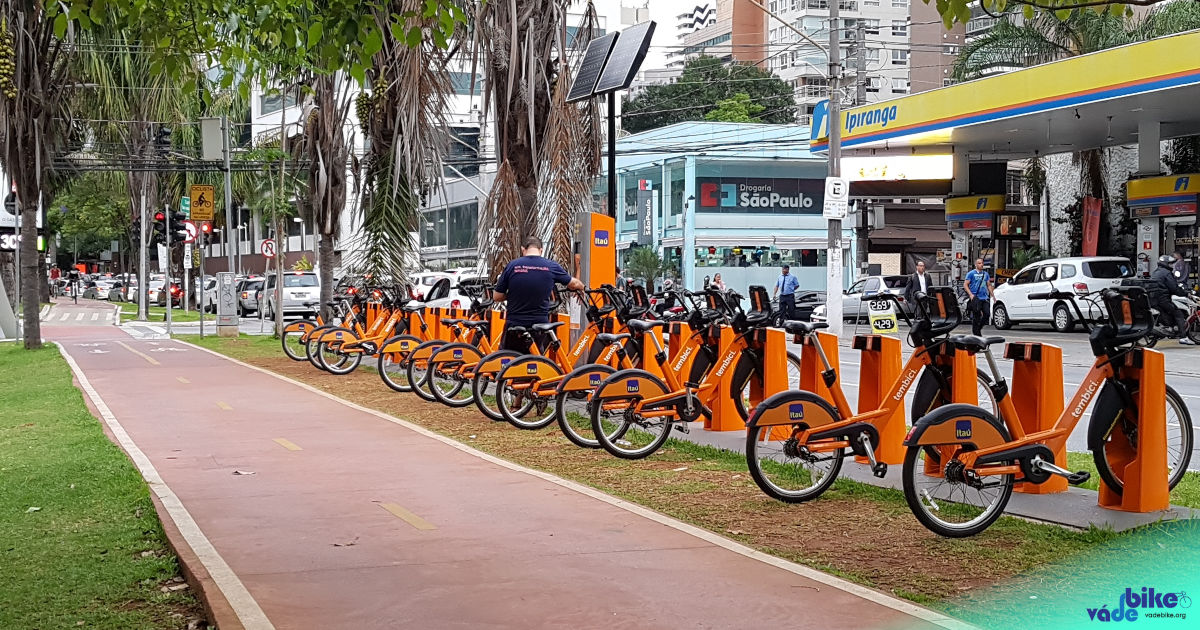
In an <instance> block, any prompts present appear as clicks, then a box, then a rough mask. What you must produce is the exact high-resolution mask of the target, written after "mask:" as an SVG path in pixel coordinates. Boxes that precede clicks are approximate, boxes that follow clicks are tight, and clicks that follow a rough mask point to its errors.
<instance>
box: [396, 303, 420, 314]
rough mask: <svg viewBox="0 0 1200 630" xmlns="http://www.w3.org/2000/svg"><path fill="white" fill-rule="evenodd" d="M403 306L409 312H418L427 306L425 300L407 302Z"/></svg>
mask: <svg viewBox="0 0 1200 630" xmlns="http://www.w3.org/2000/svg"><path fill="white" fill-rule="evenodd" d="M401 308H403V309H404V311H405V312H407V313H416V312H417V311H419V310H421V309H423V308H425V303H424V302H413V303H411V304H405V305H404V306H403V307H401Z"/></svg>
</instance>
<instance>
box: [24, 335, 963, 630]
mask: <svg viewBox="0 0 1200 630" xmlns="http://www.w3.org/2000/svg"><path fill="white" fill-rule="evenodd" d="M83 332H84V331H83V330H82V329H69V328H63V327H54V326H48V327H47V334H46V336H47V337H48V338H52V339H56V340H58V341H60V342H62V343H63V345H64V347H65V349H66V350H67V352H68V353H69V354H70V356H71V357H72V358H73V359H74V361H75V362H76V363H77V364H78V367H79V369H80V372H81V373H82V375H83V376H84V378H85V380H86V384H87V386H88V387H87V388H85V389H93V390H94V391H95V393H96V394H98V396H99V398H100V399H102V402H101V403H100V405H98V407H99V408H100V411H101V412H102V414H103V413H105V412H107V411H109V410H110V411H111V418H109V421H110V423H111V422H113V421H115V422H117V423H119V427H118V430H116V431H114V433H115V435H116V436H117V439H118V441H121V440H122V435H123V434H124V433H126V432H127V434H128V438H129V441H128V442H126V443H123V446H125V447H126V450H127V451H131V450H132V452H131V455H132V456H133V458H134V460H135V462H137V463H139V465H141V466H142V468H143V474H147V469H148V467H149V466H153V469H155V470H156V471H157V475H159V476H161V480H162V482H163V484H159V483H157V481H156V479H155V478H154V477H153V474H154V472H155V470H150V474H148V475H147V476H148V478H150V480H151V487H152V490H153V491H154V493H155V494H157V496H158V497H159V499H160V508H161V507H162V506H165V509H166V511H167V512H168V513H169V514H170V520H173V521H176V523H174V524H172V523H170V522H169V521H168V516H167V514H164V521H168V531H171V532H175V528H176V526H178V530H179V531H182V532H183V533H184V535H185V536H189V537H190V538H189V543H190V544H191V547H192V551H194V553H195V557H197V558H199V559H200V560H202V561H204V564H205V567H202V569H203V570H200V571H196V573H197V575H198V577H199V578H200V579H201V580H202V581H204V582H205V584H204V588H205V590H206V592H208V593H210V594H212V595H213V599H215V600H217V601H214V602H213V607H214V610H215V611H216V613H215V614H216V617H217V618H216V619H215V621H217V622H218V623H219V624H220V627H221V629H222V630H230V629H232V628H235V627H239V626H242V625H244V627H247V628H270V627H275V628H321V629H334V628H356V629H358V628H431V629H432V628H439V629H441V628H478V627H489V628H568V627H570V628H597V627H606V628H763V627H779V628H823V629H824V628H889V629H890V628H933V627H937V626H936V625H934V624H933V623H930V621H940V622H941V623H942V624H943V626H944V627H961V626H959V624H957V622H954V621H953V620H948V619H945V618H944V617H942V616H941V615H939V614H937V613H933V612H931V611H927V610H924V609H921V608H918V607H916V606H914V605H912V604H909V603H907V602H902V601H900V600H896V599H894V598H891V597H889V596H887V595H883V594H880V593H876V592H874V591H870V590H868V589H864V588H861V587H857V586H854V585H851V584H848V583H845V582H843V581H841V580H839V579H837V578H833V577H831V576H825V575H824V574H820V573H817V572H815V571H812V570H810V569H806V568H803V567H798V566H796V565H791V564H789V563H786V562H782V561H778V560H775V559H768V561H763V560H759V559H756V558H755V557H752V555H754V554H752V553H750V552H749V550H747V549H746V548H744V547H741V546H740V545H737V544H736V543H732V542H730V541H726V540H725V539H721V538H719V537H716V536H713V535H711V534H707V533H699V532H698V530H692V528H689V527H688V526H685V525H682V524H679V523H677V522H675V521H673V520H671V519H667V518H665V517H661V516H658V515H655V514H653V513H651V512H649V511H646V510H641V509H639V508H628V509H627V508H625V507H623V502H620V501H618V500H616V499H613V498H611V497H606V496H604V495H601V494H600V493H598V492H595V491H593V490H586V489H582V488H580V487H579V486H576V485H575V484H571V483H569V482H563V481H561V480H557V479H555V478H552V477H549V476H548V475H535V474H532V473H531V472H529V471H526V470H524V469H520V468H519V467H516V466H513V465H509V464H505V465H502V464H501V463H499V462H497V461H495V460H492V459H490V458H488V457H486V456H484V457H481V456H480V455H479V454H476V453H475V452H474V451H471V450H470V449H466V448H464V447H461V446H457V445H454V444H451V443H449V441H448V440H445V439H444V438H438V437H435V436H432V435H430V434H427V433H425V432H423V431H419V430H414V429H413V428H409V427H406V426H403V425H402V424H398V423H395V422H389V421H388V420H387V419H385V418H381V417H379V416H377V415H375V414H373V413H369V412H366V411H361V410H356V409H354V408H352V407H349V406H346V405H344V404H342V403H340V402H337V401H335V400H333V399H330V398H328V397H325V396H323V395H321V394H319V393H316V392H315V391H314V390H309V389H307V388H304V387H301V386H299V385H295V384H291V383H287V382H284V381H282V380H280V379H278V378H276V377H273V376H271V375H268V374H265V373H262V372H259V371H257V370H254V369H252V368H249V367H245V366H241V365H238V364H236V363H234V362H231V361H229V360H227V359H224V358H221V357H218V356H215V355H212V354H209V353H207V352H204V351H202V350H200V349H197V348H194V347H191V346H187V345H185V344H182V343H179V342H175V341H145V340H135V339H133V338H131V337H129V336H128V335H126V334H124V333H123V332H122V331H121V330H120V329H119V328H117V327H108V328H104V329H101V328H93V329H91V330H90V331H87V332H88V333H90V334H89V335H87V336H84V335H83V334H82V333H83ZM86 344H102V345H86ZM93 350H101V351H103V352H102V353H95V354H94V353H92V352H91V351H93ZM134 444H136V446H134ZM143 453H144V460H142V459H141V458H140V457H139V454H143ZM243 473H244V474H243ZM176 500H177V501H178V503H177V504H176ZM160 511H161V510H160ZM189 519H194V525H195V526H196V527H193V526H192V525H189ZM175 535H176V536H177V535H178V533H177V532H175ZM209 545H211V548H210V547H209ZM182 555H183V557H184V558H185V560H186V559H187V558H189V557H191V555H192V554H191V552H188V551H187V550H185V552H184V553H183V554H182ZM224 565H227V566H228V568H229V569H231V570H232V573H231V574H226V573H224V572H223V569H222V566H224ZM193 570H194V567H193ZM213 576H215V577H213ZM214 585H220V586H221V589H220V591H218V589H216V588H214ZM222 591H223V592H224V593H225V594H226V595H227V597H226V598H225V599H224V600H222V599H221V597H220V592H222ZM258 610H261V612H262V614H263V615H264V617H258V618H257V619H256V617H255V615H256V611H258ZM239 617H240V619H239ZM268 620H269V621H268ZM239 622H240V623H239Z"/></svg>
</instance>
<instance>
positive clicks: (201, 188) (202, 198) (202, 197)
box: [188, 184, 216, 221]
mask: <svg viewBox="0 0 1200 630" xmlns="http://www.w3.org/2000/svg"><path fill="white" fill-rule="evenodd" d="M189 192H190V193H191V194H190V198H189V202H188V203H189V204H190V206H189V208H190V212H191V217H192V220H193V221H212V220H213V212H215V210H216V205H215V203H214V198H215V195H216V188H215V187H213V186H210V185H207V184H193V185H192V187H191V190H190V191H189Z"/></svg>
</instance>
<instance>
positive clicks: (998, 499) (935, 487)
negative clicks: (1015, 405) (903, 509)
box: [903, 405, 1015, 538]
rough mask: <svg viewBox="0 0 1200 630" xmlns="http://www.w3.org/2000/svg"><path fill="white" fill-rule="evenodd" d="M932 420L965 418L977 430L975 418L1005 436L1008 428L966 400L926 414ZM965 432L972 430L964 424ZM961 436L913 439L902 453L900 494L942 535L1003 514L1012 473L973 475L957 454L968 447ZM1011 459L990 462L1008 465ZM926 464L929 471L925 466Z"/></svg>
mask: <svg viewBox="0 0 1200 630" xmlns="http://www.w3.org/2000/svg"><path fill="white" fill-rule="evenodd" d="M925 420H926V421H928V422H929V423H930V424H931V425H932V424H938V425H940V424H946V423H955V424H954V425H953V426H958V425H959V424H962V423H967V424H968V426H971V427H974V431H975V432H978V431H979V429H978V426H977V423H981V422H983V423H989V424H991V425H992V427H993V428H994V429H995V431H996V432H997V434H998V435H999V436H1000V438H1001V439H1003V440H1004V441H1008V440H1009V437H1008V429H1007V427H1005V426H1004V423H1002V422H1000V421H999V420H997V419H996V418H995V416H992V415H991V414H990V413H988V412H986V411H984V410H982V409H980V408H978V407H970V406H967V405H951V406H947V407H942V408H939V409H936V410H934V411H933V412H931V413H930V414H929V415H927V416H926V417H925ZM967 431H968V433H970V432H972V430H971V429H967ZM972 448H973V447H972V445H971V444H969V443H966V442H960V441H955V442H946V443H940V442H930V443H924V442H923V443H920V444H914V445H911V446H909V447H908V448H907V450H906V451H905V454H904V472H903V476H904V479H903V481H904V499H905V501H906V502H907V503H908V507H909V509H910V510H912V513H913V516H915V517H917V520H918V521H920V523H921V524H922V525H924V526H925V527H926V528H928V529H929V530H930V531H932V532H934V533H935V534H938V535H939V536H945V537H947V538H963V537H966V536H974V535H975V534H978V533H980V532H982V531H983V530H985V529H987V528H988V527H990V526H991V524H992V523H994V522H995V521H996V519H998V518H1000V516H1002V515H1003V514H1004V507H1005V506H1006V505H1008V500H1009V499H1010V498H1011V497H1012V491H1013V476H1012V475H1011V474H1009V475H987V476H982V477H975V476H973V475H971V474H969V473H968V472H967V471H966V470H965V467H964V466H962V464H961V463H960V462H959V459H958V455H959V454H960V453H962V452H965V451H966V450H969V449H972ZM1014 463H1015V462H1014V461H1012V460H1007V461H1001V462H996V463H995V464H994V465H999V466H1011V465H1013V464H1014ZM926 470H929V471H930V472H928V473H927V472H926Z"/></svg>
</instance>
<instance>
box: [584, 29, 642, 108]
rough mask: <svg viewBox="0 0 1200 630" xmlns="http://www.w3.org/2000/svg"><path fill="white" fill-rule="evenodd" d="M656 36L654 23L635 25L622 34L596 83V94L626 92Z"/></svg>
mask: <svg viewBox="0 0 1200 630" xmlns="http://www.w3.org/2000/svg"><path fill="white" fill-rule="evenodd" d="M653 35H654V22H653V21H651V22H642V23H641V24H635V25H633V26H631V27H629V28H627V29H625V30H624V31H622V32H621V38H620V39H618V40H617V45H616V46H615V47H614V48H613V51H612V54H611V55H609V56H608V63H607V64H605V65H604V72H603V73H602V74H601V75H600V80H599V81H597V82H596V89H595V93H596V94H603V93H605V92H612V91H614V90H624V89H625V88H627V87H629V84H630V83H633V78H634V76H636V75H637V71H638V69H640V68H641V67H642V62H643V61H645V60H646V51H647V50H648V49H649V48H650V38H651V37H652V36H653Z"/></svg>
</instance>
